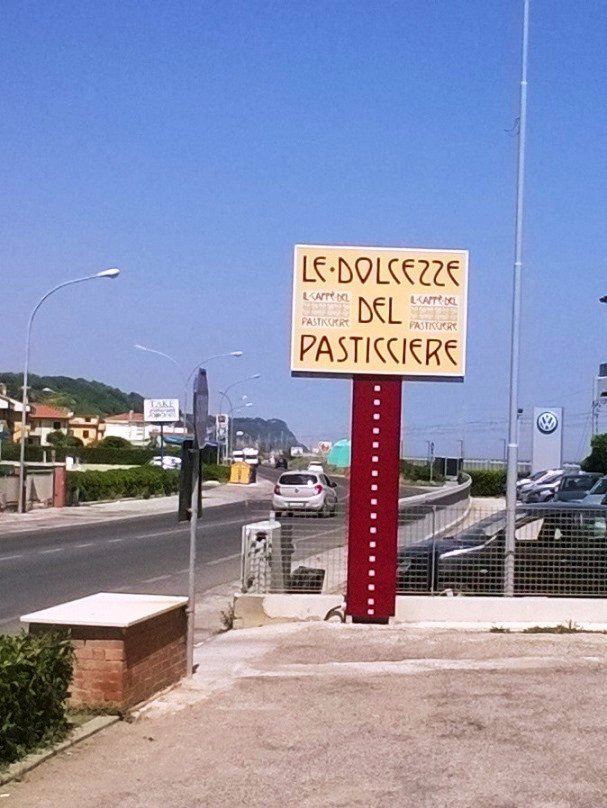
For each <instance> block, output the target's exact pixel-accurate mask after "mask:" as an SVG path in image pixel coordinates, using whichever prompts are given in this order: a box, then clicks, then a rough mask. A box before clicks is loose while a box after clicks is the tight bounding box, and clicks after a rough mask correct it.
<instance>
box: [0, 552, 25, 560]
mask: <svg viewBox="0 0 607 808" xmlns="http://www.w3.org/2000/svg"><path fill="white" fill-rule="evenodd" d="M13 558H23V553H20V554H19V555H12V556H2V557H1V558H0V561H12V560H13Z"/></svg>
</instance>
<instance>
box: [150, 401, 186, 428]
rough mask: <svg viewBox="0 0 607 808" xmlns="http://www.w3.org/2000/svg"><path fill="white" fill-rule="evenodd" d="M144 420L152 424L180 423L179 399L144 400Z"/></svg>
mask: <svg viewBox="0 0 607 808" xmlns="http://www.w3.org/2000/svg"><path fill="white" fill-rule="evenodd" d="M143 420H144V421H146V422H147V423H151V424H174V423H175V422H176V421H179V399H177V398H146V399H144V401H143Z"/></svg>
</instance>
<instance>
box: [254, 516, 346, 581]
mask: <svg viewBox="0 0 607 808" xmlns="http://www.w3.org/2000/svg"><path fill="white" fill-rule="evenodd" d="M247 515H248V516H249V518H250V519H251V521H250V522H249V524H248V525H245V526H244V527H243V529H242V559H241V562H242V567H241V585H242V591H243V592H252V593H266V592H307V593H312V592H324V593H336V592H341V591H342V590H343V588H344V586H345V580H346V512H345V505H344V504H343V503H338V505H337V507H336V510H335V512H334V513H333V512H331V513H330V514H323V513H320V514H318V513H316V512H308V513H298V512H295V513H290V512H286V513H283V514H281V516H280V518H279V519H278V518H276V517H275V515H274V514H273V513H272V512H269V511H268V509H267V506H266V507H265V508H264V507H263V505H262V504H261V503H260V504H259V505H258V506H257V507H255V506H250V507H249V508H248V510H247Z"/></svg>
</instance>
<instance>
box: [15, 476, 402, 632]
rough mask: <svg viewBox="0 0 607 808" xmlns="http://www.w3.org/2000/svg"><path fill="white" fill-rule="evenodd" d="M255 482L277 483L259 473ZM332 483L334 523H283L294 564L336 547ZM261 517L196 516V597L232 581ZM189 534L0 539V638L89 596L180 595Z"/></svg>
mask: <svg viewBox="0 0 607 808" xmlns="http://www.w3.org/2000/svg"><path fill="white" fill-rule="evenodd" d="M263 474H264V476H266V477H270V478H272V477H274V476H277V475H276V474H275V473H274V472H273V471H271V470H267V469H264V470H263ZM337 482H338V490H339V501H340V508H339V513H338V515H337V516H336V517H335V518H333V519H326V520H319V519H317V518H315V517H304V516H299V517H294V518H292V519H289V520H288V521H289V523H290V524H291V525H292V529H293V540H294V544H295V548H296V549H295V554H294V557H293V560H294V561H297V559H298V558H304V557H305V556H306V555H307V554H308V553H309V552H310V550H309V549H308V548H314V550H315V549H316V548H317V546H318V545H319V543H321V544H322V546H323V548H324V549H329V548H331V547H336V546H339V545H340V544H342V543H343V541H344V530H345V528H344V523H345V519H344V512H345V502H346V499H347V483H346V482H345V481H344V480H337ZM413 492H414V491H413V490H409V491H408V492H403V493H404V494H407V493H413ZM269 511H270V498H269V497H268V500H267V501H265V500H256V501H249V502H238V503H233V504H230V505H221V506H217V507H214V508H209V509H208V510H207V511H206V512H204V513H203V517H202V519H201V521H200V523H199V527H198V533H197V567H196V577H197V591H198V592H204V591H206V590H208V589H211V588H212V587H215V586H218V585H220V584H223V583H227V582H230V581H234V580H236V579H237V578H239V576H240V550H241V528H242V526H243V525H244V524H248V523H250V522H256V521H260V520H261V519H266V518H267V516H268V513H269ZM189 530H190V528H189V524H188V523H187V522H186V523H183V522H182V523H177V521H176V515H175V514H162V515H156V516H150V517H143V518H138V519H125V520H121V521H118V520H116V521H111V522H100V523H96V524H88V525H80V526H74V527H68V528H65V527H64V528H53V529H44V530H41V529H40V528H38V529H36V530H32V531H31V532H29V531H28V532H22V533H18V534H13V535H7V536H1V535H0V632H13V631H17V630H18V629H19V628H20V627H21V624H20V622H19V617H20V615H22V614H26V613H28V612H32V611H36V610H38V609H44V608H47V607H49V606H53V605H55V604H57V603H61V602H63V601H67V600H73V599H74V598H80V597H84V596H85V595H90V594H92V593H94V592H108V591H109V592H121V591H123V592H127V591H128V592H141V593H150V594H171V595H185V594H187V588H188V558H189ZM306 543H307V545H306Z"/></svg>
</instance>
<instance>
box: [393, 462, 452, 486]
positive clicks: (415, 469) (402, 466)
mask: <svg viewBox="0 0 607 808" xmlns="http://www.w3.org/2000/svg"><path fill="white" fill-rule="evenodd" d="M399 471H400V475H401V477H404V478H405V480H411V481H412V482H415V481H416V480H423V481H425V482H430V465H429V464H428V465H424V466H418V465H416V464H415V463H410V462H409V461H408V460H401V461H400V462H399ZM444 479H445V478H444V477H443V475H442V474H438V473H437V472H436V469H434V470H433V472H432V480H433V481H436V482H440V481H442V480H444Z"/></svg>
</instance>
